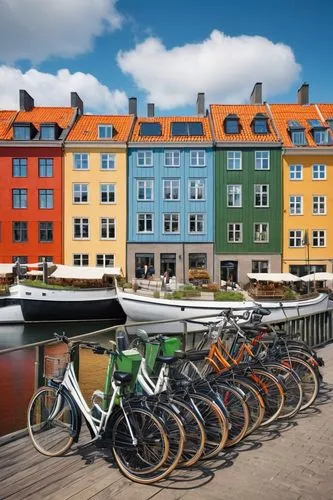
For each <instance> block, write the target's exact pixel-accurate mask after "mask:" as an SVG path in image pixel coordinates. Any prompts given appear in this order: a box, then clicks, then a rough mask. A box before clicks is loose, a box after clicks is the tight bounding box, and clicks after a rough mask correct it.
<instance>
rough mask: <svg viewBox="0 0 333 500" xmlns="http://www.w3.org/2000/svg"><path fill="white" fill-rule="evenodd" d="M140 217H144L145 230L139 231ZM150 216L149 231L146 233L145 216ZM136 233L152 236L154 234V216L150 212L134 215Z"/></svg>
mask: <svg viewBox="0 0 333 500" xmlns="http://www.w3.org/2000/svg"><path fill="white" fill-rule="evenodd" d="M140 215H143V216H144V222H145V230H144V231H139V218H140ZM148 215H150V216H151V231H147V216H148ZM136 232H137V234H153V233H154V214H153V213H152V212H138V213H137V214H136Z"/></svg>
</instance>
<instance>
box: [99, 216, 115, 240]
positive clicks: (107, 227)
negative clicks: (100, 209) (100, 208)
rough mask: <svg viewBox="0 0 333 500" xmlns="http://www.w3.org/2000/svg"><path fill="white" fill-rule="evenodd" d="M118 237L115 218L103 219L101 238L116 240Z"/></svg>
mask: <svg viewBox="0 0 333 500" xmlns="http://www.w3.org/2000/svg"><path fill="white" fill-rule="evenodd" d="M115 238H116V222H115V219H113V218H108V217H103V218H102V219H101V240H114V239H115Z"/></svg>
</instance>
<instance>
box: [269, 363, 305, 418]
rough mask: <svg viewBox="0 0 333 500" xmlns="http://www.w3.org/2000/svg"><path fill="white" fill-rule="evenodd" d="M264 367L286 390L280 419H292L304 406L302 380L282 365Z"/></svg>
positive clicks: (274, 364)
mask: <svg viewBox="0 0 333 500" xmlns="http://www.w3.org/2000/svg"><path fill="white" fill-rule="evenodd" d="M264 367H265V368H266V369H267V370H269V371H270V372H271V373H272V374H273V375H274V376H275V377H276V378H277V379H278V381H279V382H280V383H281V385H282V387H283V388H284V396H285V397H284V403H283V408H282V410H281V413H280V415H279V416H278V418H279V419H281V418H292V417H293V416H295V415H296V413H298V412H299V410H300V408H301V405H302V397H303V390H302V384H301V381H300V379H299V378H298V376H297V375H296V373H295V372H294V371H293V370H292V369H290V368H287V367H286V366H284V365H282V364H281V363H270V362H269V363H264Z"/></svg>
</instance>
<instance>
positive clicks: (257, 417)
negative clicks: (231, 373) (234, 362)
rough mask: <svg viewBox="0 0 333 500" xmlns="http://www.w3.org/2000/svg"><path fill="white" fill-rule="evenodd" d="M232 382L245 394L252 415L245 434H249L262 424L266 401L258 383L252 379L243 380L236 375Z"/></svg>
mask: <svg viewBox="0 0 333 500" xmlns="http://www.w3.org/2000/svg"><path fill="white" fill-rule="evenodd" d="M232 383H233V384H234V385H235V386H236V387H239V388H240V389H241V390H242V391H243V392H244V394H245V402H246V404H247V406H248V409H249V416H250V422H249V426H248V428H247V431H246V434H245V436H248V435H249V434H251V432H253V431H254V430H255V429H257V428H258V427H259V426H260V425H261V423H262V421H263V419H264V416H265V402H264V399H263V397H262V396H261V394H260V392H259V390H258V388H257V387H256V385H255V384H253V383H252V382H251V381H250V380H243V379H242V378H239V377H237V376H236V377H233V378H232Z"/></svg>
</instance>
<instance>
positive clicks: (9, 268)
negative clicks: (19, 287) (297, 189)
mask: <svg viewBox="0 0 333 500" xmlns="http://www.w3.org/2000/svg"><path fill="white" fill-rule="evenodd" d="M13 265H14V264H0V274H1V275H5V274H13Z"/></svg>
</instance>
